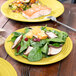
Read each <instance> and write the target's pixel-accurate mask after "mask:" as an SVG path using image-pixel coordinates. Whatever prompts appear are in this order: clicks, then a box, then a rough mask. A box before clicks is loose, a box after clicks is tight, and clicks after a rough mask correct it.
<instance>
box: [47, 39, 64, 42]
mask: <svg viewBox="0 0 76 76" xmlns="http://www.w3.org/2000/svg"><path fill="white" fill-rule="evenodd" d="M47 41H48V42H50V41H51V42H65V41H64V40H62V39H61V38H52V39H47Z"/></svg>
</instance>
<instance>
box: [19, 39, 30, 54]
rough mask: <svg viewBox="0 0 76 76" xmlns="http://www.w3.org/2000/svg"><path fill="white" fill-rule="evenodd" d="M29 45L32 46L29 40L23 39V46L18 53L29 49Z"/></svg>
mask: <svg viewBox="0 0 76 76" xmlns="http://www.w3.org/2000/svg"><path fill="white" fill-rule="evenodd" d="M28 46H30V42H29V40H28V41H24V39H22V41H21V48H20V50H19V52H18V53H19V54H20V53H21V52H23V51H24V50H25V49H27V47H28Z"/></svg>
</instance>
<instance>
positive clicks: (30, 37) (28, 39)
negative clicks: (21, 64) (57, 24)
mask: <svg viewBox="0 0 76 76" xmlns="http://www.w3.org/2000/svg"><path fill="white" fill-rule="evenodd" d="M67 37H68V34H67V33H66V32H63V31H57V30H48V29H47V26H42V27H41V28H38V27H34V28H28V27H26V28H25V29H24V33H20V32H13V36H12V38H11V40H10V41H12V42H13V45H12V47H13V48H12V47H11V49H15V55H16V56H17V55H21V56H22V57H24V58H26V59H27V60H29V61H39V60H41V59H42V58H46V57H50V56H52V55H56V54H58V53H60V52H61V50H62V47H63V45H64V44H65V42H66V39H67Z"/></svg>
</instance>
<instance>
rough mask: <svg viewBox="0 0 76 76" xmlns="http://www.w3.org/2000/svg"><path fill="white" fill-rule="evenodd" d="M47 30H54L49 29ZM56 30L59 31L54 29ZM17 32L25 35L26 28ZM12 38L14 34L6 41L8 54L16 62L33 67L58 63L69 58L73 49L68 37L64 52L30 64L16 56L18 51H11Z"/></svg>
mask: <svg viewBox="0 0 76 76" xmlns="http://www.w3.org/2000/svg"><path fill="white" fill-rule="evenodd" d="M34 27H39V28H40V27H41V26H32V28H34ZM47 29H51V30H53V29H54V28H50V27H47ZM54 30H57V29H54ZM57 31H59V30H57ZM17 32H22V33H24V28H22V29H19V30H17ZM12 36H13V34H11V35H9V36H8V38H7V39H6V40H5V49H6V52H7V53H8V54H9V55H10V56H11V57H12V58H14V59H15V60H17V61H19V62H22V63H26V64H31V65H46V64H52V63H55V62H58V61H60V60H62V59H64V58H65V57H67V56H68V55H69V54H70V52H71V50H72V47H73V44H72V41H71V39H70V38H69V37H68V38H67V39H66V42H65V44H64V45H63V48H62V51H61V52H60V53H59V54H57V55H54V56H50V57H48V58H43V59H42V60H40V61H36V62H30V61H28V60H27V59H25V58H23V57H22V56H15V51H16V50H15V49H11V47H12V45H13V42H9V40H11V38H12Z"/></svg>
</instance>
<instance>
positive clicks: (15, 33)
mask: <svg viewBox="0 0 76 76" xmlns="http://www.w3.org/2000/svg"><path fill="white" fill-rule="evenodd" d="M13 34H14V36H17V37H18V36H20V35H21V33H19V32H13Z"/></svg>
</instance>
